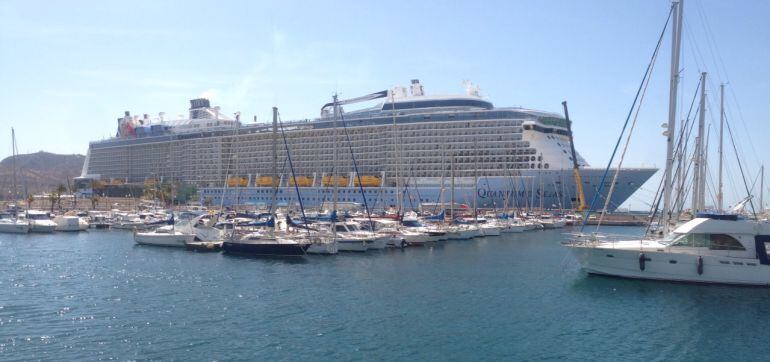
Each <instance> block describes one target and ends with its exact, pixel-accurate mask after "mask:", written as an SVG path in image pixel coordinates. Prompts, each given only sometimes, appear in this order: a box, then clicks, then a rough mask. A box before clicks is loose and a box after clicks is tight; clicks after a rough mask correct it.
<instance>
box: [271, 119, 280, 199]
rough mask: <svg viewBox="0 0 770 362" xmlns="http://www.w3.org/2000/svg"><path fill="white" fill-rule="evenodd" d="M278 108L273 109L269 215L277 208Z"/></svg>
mask: <svg viewBox="0 0 770 362" xmlns="http://www.w3.org/2000/svg"><path fill="white" fill-rule="evenodd" d="M277 142H278V107H273V175H272V178H271V180H270V182H272V184H273V197H272V201H271V203H270V209H271V210H270V211H271V213H275V212H276V211H277V208H276V207H275V202H276V197H277V195H278V182H276V181H275V179H277V178H278V143H277Z"/></svg>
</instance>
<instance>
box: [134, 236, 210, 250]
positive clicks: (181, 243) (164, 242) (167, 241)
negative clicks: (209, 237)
mask: <svg viewBox="0 0 770 362" xmlns="http://www.w3.org/2000/svg"><path fill="white" fill-rule="evenodd" d="M194 239H195V235H188V234H163V233H135V234H134V242H135V243H137V244H139V245H152V246H173V247H181V248H184V247H185V246H186V245H187V244H188V243H191V242H193V240H194Z"/></svg>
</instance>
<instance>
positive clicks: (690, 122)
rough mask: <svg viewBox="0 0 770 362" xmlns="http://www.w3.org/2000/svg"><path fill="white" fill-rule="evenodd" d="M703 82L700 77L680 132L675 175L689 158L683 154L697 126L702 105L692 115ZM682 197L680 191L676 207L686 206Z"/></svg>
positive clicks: (675, 202) (676, 199) (675, 156)
mask: <svg viewBox="0 0 770 362" xmlns="http://www.w3.org/2000/svg"><path fill="white" fill-rule="evenodd" d="M701 81H702V79H701V78H700V77H698V85H697V86H696V87H695V92H693V96H692V101H690V108H689V110H688V111H687V118H685V122H684V124H683V125H682V129H681V131H680V132H679V139H678V140H677V147H676V149H675V150H676V152H675V154H674V158H675V159H678V162H677V168H676V172H675V173H679V172H680V170H681V169H682V163H683V162H685V159H686V157H685V156H687V155H684V154H683V153H684V150H685V149H686V147H687V146H688V145H689V139H690V135H691V134H692V130H693V127H694V126H695V122H694V120H695V117H696V116H697V115H698V111H699V109H700V105H698V107H697V108H695V114H694V115H693V114H692V110H693V107H695V100H696V99H697V97H698V89H699V88H700V83H701ZM691 115H692V118H691V117H690V116H691ZM685 130H686V131H687V132H686V133H687V136H686V137H685ZM682 179H686V177H685V176H682ZM679 181H680V182H681V183H683V182H684V181H682V180H679ZM680 186H681V185H680ZM681 196H682V195H681V191H679V192H678V193H677V195H676V198H675V199H674V205H677V204H679V203H680V201H681V204H684V200H683V199H682V200H680V197H681ZM680 211H681V210H680Z"/></svg>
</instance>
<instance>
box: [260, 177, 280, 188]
mask: <svg viewBox="0 0 770 362" xmlns="http://www.w3.org/2000/svg"><path fill="white" fill-rule="evenodd" d="M279 182H280V179H279V178H278V177H276V178H275V181H273V177H272V176H259V178H257V186H278V183H279Z"/></svg>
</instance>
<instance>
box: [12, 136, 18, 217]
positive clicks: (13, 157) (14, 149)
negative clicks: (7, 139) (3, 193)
mask: <svg viewBox="0 0 770 362" xmlns="http://www.w3.org/2000/svg"><path fill="white" fill-rule="evenodd" d="M11 148H12V150H11V152H12V154H11V155H12V156H11V157H12V158H11V166H12V167H13V201H14V203H15V202H16V199H17V192H18V191H17V190H16V188H17V185H16V153H17V150H16V131H15V130H14V129H13V128H11Z"/></svg>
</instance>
